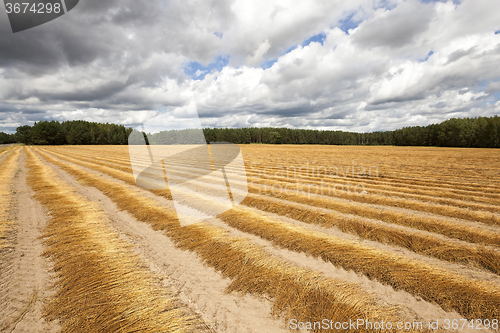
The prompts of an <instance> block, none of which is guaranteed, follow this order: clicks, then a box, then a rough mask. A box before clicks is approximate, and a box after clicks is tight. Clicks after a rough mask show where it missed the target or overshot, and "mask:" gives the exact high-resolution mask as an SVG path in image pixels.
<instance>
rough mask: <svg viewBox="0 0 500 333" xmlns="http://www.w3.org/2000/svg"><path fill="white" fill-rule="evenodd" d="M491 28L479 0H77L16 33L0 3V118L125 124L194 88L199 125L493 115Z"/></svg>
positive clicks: (484, 2) (497, 5)
mask: <svg viewBox="0 0 500 333" xmlns="http://www.w3.org/2000/svg"><path fill="white" fill-rule="evenodd" d="M0 6H3V5H0ZM499 31H500V2H499V1H490V0H475V1H472V0H463V1H455V2H452V1H448V2H441V1H425V2H421V1H417V0H407V1H400V0H388V1H379V0H353V1H320V0H317V1H315V0H311V1H307V2H305V1H283V0H281V1H279V0H266V1H264V0H262V1H261V0H258V1H252V2H250V1H243V0H234V1H194V0H193V1H180V0H172V1H163V0H157V1H147V2H138V1H132V0H107V1H105V2H104V1H98V0H81V1H80V3H79V4H78V6H77V7H75V8H74V9H73V10H72V11H71V12H70V13H68V14H67V15H64V16H63V17H61V18H59V19H57V20H54V21H52V22H50V23H47V24H45V25H42V26H40V27H37V28H33V29H31V30H27V31H24V32H20V33H16V34H12V32H11V31H10V27H9V26H8V20H7V16H6V13H5V10H4V8H2V7H0V131H7V132H13V131H15V128H16V127H17V126H20V125H24V124H32V122H33V121H37V120H59V121H63V120H75V119H83V120H88V121H97V122H113V123H119V124H124V125H127V126H131V127H135V126H137V125H139V124H140V123H142V122H145V121H147V120H148V119H150V118H151V117H153V116H155V115H157V114H158V113H159V112H161V111H165V110H172V109H175V108H184V107H186V106H187V105H190V104H191V103H193V102H194V104H195V105H196V108H197V110H198V113H199V115H200V118H201V125H202V126H203V127H221V126H227V127H249V126H272V127H292V128H315V129H334V130H336V129H340V130H348V131H362V132H368V131H375V130H392V129H396V128H400V127H403V126H413V125H427V124H430V123H437V122H441V121H442V120H445V119H448V118H452V117H475V116H491V115H494V114H500V33H499ZM181 117H182V115H181ZM180 123H182V121H180Z"/></svg>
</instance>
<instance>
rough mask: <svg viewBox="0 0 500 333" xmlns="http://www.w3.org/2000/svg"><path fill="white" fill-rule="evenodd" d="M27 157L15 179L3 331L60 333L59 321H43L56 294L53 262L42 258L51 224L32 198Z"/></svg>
mask: <svg viewBox="0 0 500 333" xmlns="http://www.w3.org/2000/svg"><path fill="white" fill-rule="evenodd" d="M25 162H26V156H25V154H24V152H22V153H21V157H20V160H19V169H18V170H17V171H16V176H15V177H14V181H13V185H12V190H13V194H14V196H13V201H12V203H11V206H10V209H9V213H10V218H11V219H12V220H13V221H14V222H15V230H14V232H13V233H12V234H11V235H10V237H9V240H8V241H9V243H10V244H11V246H10V248H9V249H8V253H7V255H6V256H5V257H4V258H2V259H3V260H4V263H3V264H2V267H1V270H2V272H3V274H2V276H1V282H0V283H1V290H2V293H1V295H2V296H1V297H0V299H1V304H0V329H2V328H5V329H4V330H3V331H2V333H3V332H14V333H15V332H29V333H33V332H58V331H59V325H58V324H57V323H56V322H46V321H44V320H43V318H42V309H43V306H44V303H45V302H46V300H47V299H48V298H50V297H51V296H52V295H53V290H51V284H52V282H53V280H52V273H50V272H51V268H52V266H51V262H50V261H49V260H48V259H46V258H45V257H43V256H42V252H43V250H44V246H43V245H42V240H41V239H40V236H41V234H42V230H43V228H44V227H45V224H46V223H47V221H48V217H47V214H46V212H45V210H44V208H43V207H42V206H41V205H40V204H39V203H38V202H37V201H36V200H35V199H33V198H32V192H31V189H30V187H29V186H28V185H27V184H26V176H27V169H26V165H25Z"/></svg>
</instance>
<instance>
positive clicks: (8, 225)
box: [0, 149, 19, 253]
mask: <svg viewBox="0 0 500 333" xmlns="http://www.w3.org/2000/svg"><path fill="white" fill-rule="evenodd" d="M2 157H5V158H4V159H3V161H1V162H0V253H1V252H2V249H4V248H5V247H7V240H6V239H7V236H8V233H9V232H10V231H11V230H12V227H13V225H14V223H13V222H12V221H10V220H9V219H8V207H9V202H10V201H11V198H12V192H11V191H10V186H11V181H12V178H13V177H14V175H15V170H16V168H17V165H18V159H19V149H15V150H12V151H10V153H9V154H8V155H7V156H3V155H2Z"/></svg>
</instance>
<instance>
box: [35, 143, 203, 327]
mask: <svg viewBox="0 0 500 333" xmlns="http://www.w3.org/2000/svg"><path fill="white" fill-rule="evenodd" d="M27 155H28V165H29V169H30V173H29V177H28V183H29V185H30V186H31V187H32V188H33V190H34V191H35V192H36V195H35V197H36V198H37V199H38V200H39V201H40V202H41V203H42V204H43V205H44V206H45V207H46V208H47V209H48V210H49V212H50V215H51V219H50V222H49V224H48V226H47V227H46V230H45V233H44V238H45V244H46V245H47V247H48V249H47V250H46V251H45V254H46V255H47V256H49V257H50V258H51V259H52V260H53V261H54V264H55V266H54V269H55V271H56V272H57V276H58V281H57V283H56V285H55V286H56V287H57V294H56V296H55V298H54V300H52V301H51V302H50V303H49V304H48V305H47V307H46V309H45V314H44V315H45V316H46V317H47V318H48V319H50V320H53V319H59V320H61V321H62V325H63V329H62V331H63V332H186V331H200V330H202V331H203V330H206V325H204V323H203V322H202V321H201V320H200V319H199V318H198V317H197V316H195V315H193V314H192V313H191V312H190V311H189V310H187V309H186V308H184V307H182V306H181V305H180V304H179V302H178V301H177V300H176V299H175V298H173V297H172V296H170V295H167V294H165V291H163V290H161V289H160V288H159V287H157V284H156V281H155V277H154V276H153V275H152V274H151V273H150V272H149V271H147V269H145V268H144V267H143V266H142V265H141V263H140V262H139V259H138V258H137V257H136V256H135V255H133V254H132V252H131V250H130V246H128V245H127V244H125V243H124V242H123V241H120V240H119V239H118V238H117V235H116V234H115V233H114V232H113V231H112V229H111V228H110V227H109V226H108V225H107V222H106V217H105V215H104V214H103V213H102V211H100V210H99V208H98V205H97V204H94V203H92V202H89V201H88V200H86V199H85V198H84V197H82V196H80V195H78V194H77V193H76V192H75V190H74V189H72V188H71V187H70V186H69V185H68V184H67V183H65V182H63V181H61V180H60V179H58V178H57V176H56V175H55V174H54V172H53V171H51V170H50V168H48V167H47V166H45V165H44V164H42V163H41V162H40V161H39V159H38V158H37V157H36V156H35V155H34V154H33V153H32V152H31V151H30V149H28V152H27Z"/></svg>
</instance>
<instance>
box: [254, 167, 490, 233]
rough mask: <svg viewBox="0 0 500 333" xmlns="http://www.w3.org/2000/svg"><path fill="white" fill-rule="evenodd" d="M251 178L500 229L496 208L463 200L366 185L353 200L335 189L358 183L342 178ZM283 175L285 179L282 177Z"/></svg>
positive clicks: (351, 197) (262, 175) (260, 176)
mask: <svg viewBox="0 0 500 333" xmlns="http://www.w3.org/2000/svg"><path fill="white" fill-rule="evenodd" d="M253 174H254V175H258V177H250V178H249V181H250V182H255V183H256V184H258V183H260V184H264V183H267V184H268V186H273V185H279V186H282V187H284V186H285V185H287V184H290V183H291V184H295V183H296V182H299V183H300V184H304V185H309V184H310V185H312V186H315V187H317V188H318V192H319V193H322V194H324V195H329V196H335V197H337V198H342V199H347V200H352V201H356V202H362V203H370V204H377V205H385V206H395V205H397V206H398V207H401V208H407V209H414V210H418V211H423V212H430V213H434V214H439V215H443V216H449V217H454V218H460V219H464V220H470V221H479V222H484V223H487V224H496V225H500V217H499V216H495V215H493V214H490V213H499V212H500V208H499V207H498V206H497V205H493V204H481V203H474V202H469V201H464V200H453V199H447V198H441V197H433V196H429V195H416V194H409V193H401V192H399V191H389V190H380V189H377V188H376V187H372V186H369V185H368V184H366V185H365V184H364V183H363V185H364V186H365V187H364V188H365V190H366V191H367V192H368V193H369V195H362V196H353V195H352V194H349V193H347V191H340V190H338V188H340V185H342V186H347V185H349V186H350V187H351V191H353V188H354V184H357V183H359V182H360V180H353V179H342V178H337V179H331V178H321V177H305V178H304V177H297V178H287V177H277V176H272V177H270V176H266V175H264V174H263V172H262V174H259V173H258V172H257V173H255V172H254V173H253ZM284 174H285V175H286V173H284ZM353 182H354V184H353ZM361 182H362V181H361ZM313 188H314V187H313ZM395 196H397V197H395Z"/></svg>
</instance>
